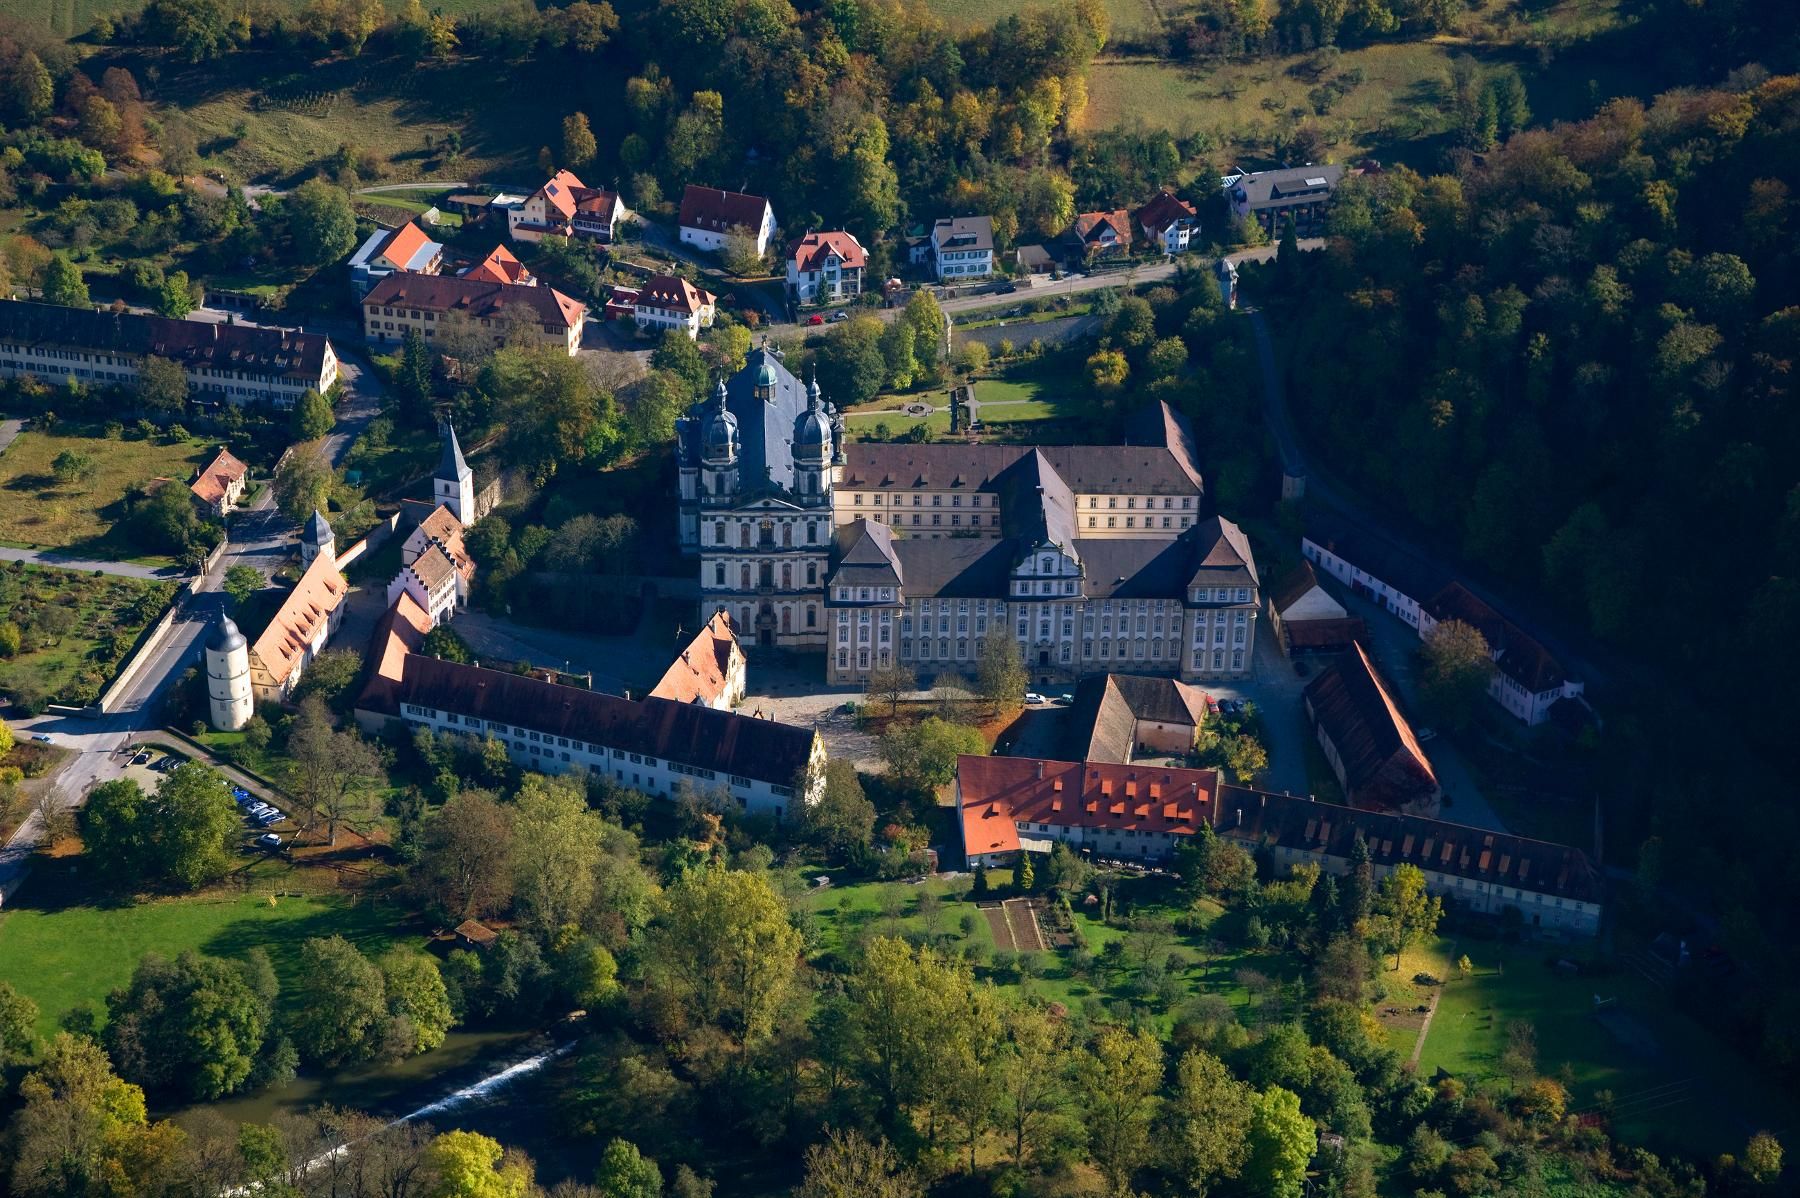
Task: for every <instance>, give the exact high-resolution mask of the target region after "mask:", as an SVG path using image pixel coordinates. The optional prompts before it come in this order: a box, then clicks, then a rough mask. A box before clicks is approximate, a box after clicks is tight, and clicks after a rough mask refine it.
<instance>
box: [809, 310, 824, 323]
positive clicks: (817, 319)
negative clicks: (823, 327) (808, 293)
mask: <svg viewBox="0 0 1800 1198" xmlns="http://www.w3.org/2000/svg"><path fill="white" fill-rule="evenodd" d="M806 323H807V324H809V325H820V324H824V323H825V318H824V317H823V316H820V315H819V314H818V313H817V312H814V313H813V314H812V315H811V316H808V317H807V318H806Z"/></svg>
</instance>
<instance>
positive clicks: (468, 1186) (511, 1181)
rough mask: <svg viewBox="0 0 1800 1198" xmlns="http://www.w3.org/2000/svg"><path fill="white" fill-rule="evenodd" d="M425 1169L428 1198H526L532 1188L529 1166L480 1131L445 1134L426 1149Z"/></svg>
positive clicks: (449, 1132) (448, 1132)
mask: <svg viewBox="0 0 1800 1198" xmlns="http://www.w3.org/2000/svg"><path fill="white" fill-rule="evenodd" d="M425 1167H426V1170H427V1171H428V1173H429V1174H430V1176H431V1178H432V1180H431V1182H430V1184H429V1186H428V1188H427V1189H426V1191H425V1192H426V1194H427V1195H428V1198H525V1195H526V1194H528V1193H530V1192H531V1188H532V1186H531V1166H530V1164H529V1163H528V1162H525V1161H522V1160H514V1159H511V1158H509V1157H508V1155H507V1152H506V1150H505V1149H504V1148H502V1147H500V1144H499V1142H498V1141H495V1140H492V1139H489V1138H488V1137H487V1136H484V1135H481V1134H480V1133H478V1132H472V1131H447V1132H444V1133H443V1134H442V1135H440V1136H438V1137H437V1138H436V1139H435V1140H433V1141H432V1142H431V1147H430V1148H428V1149H427V1150H426V1152H425Z"/></svg>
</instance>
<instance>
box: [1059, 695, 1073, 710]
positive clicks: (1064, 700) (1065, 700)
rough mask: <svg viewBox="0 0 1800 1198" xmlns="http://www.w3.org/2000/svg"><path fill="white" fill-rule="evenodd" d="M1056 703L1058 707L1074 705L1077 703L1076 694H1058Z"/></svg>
mask: <svg viewBox="0 0 1800 1198" xmlns="http://www.w3.org/2000/svg"><path fill="white" fill-rule="evenodd" d="M1056 705H1057V706H1058V707H1073V706H1074V705H1075V696H1074V695H1058V696H1056Z"/></svg>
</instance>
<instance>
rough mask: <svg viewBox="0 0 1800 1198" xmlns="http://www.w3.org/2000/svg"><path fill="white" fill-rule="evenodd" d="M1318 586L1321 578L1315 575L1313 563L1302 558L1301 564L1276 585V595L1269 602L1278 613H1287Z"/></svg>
mask: <svg viewBox="0 0 1800 1198" xmlns="http://www.w3.org/2000/svg"><path fill="white" fill-rule="evenodd" d="M1318 585H1319V576H1318V575H1317V574H1315V573H1313V568H1312V563H1311V562H1309V561H1307V560H1306V559H1305V558H1301V559H1300V564H1299V565H1297V566H1295V567H1294V568H1293V569H1292V570H1289V571H1288V572H1287V573H1286V574H1284V575H1282V577H1281V580H1280V581H1279V582H1277V583H1276V584H1275V594H1274V595H1273V596H1271V597H1270V600H1269V602H1270V603H1272V604H1274V606H1275V610H1276V611H1278V612H1283V611H1286V610H1287V609H1288V608H1290V607H1292V606H1293V605H1294V603H1295V601H1296V600H1298V599H1299V598H1300V597H1301V596H1303V595H1305V594H1306V593H1307V592H1308V591H1310V590H1312V589H1313V588H1314V587H1316V586H1318Z"/></svg>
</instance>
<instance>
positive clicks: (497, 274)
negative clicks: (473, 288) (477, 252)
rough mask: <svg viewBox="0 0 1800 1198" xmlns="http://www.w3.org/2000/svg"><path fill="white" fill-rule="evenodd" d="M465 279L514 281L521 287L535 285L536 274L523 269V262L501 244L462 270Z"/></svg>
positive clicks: (492, 281)
mask: <svg viewBox="0 0 1800 1198" xmlns="http://www.w3.org/2000/svg"><path fill="white" fill-rule="evenodd" d="M462 277H463V278H465V279H473V280H475V281H476V282H485V283H514V284H517V285H519V286H521V287H535V286H537V276H536V275H534V274H532V273H531V272H530V271H529V270H526V269H525V264H524V263H523V262H521V261H519V260H518V259H517V258H515V257H514V256H513V252H512V251H511V250H509V249H507V248H506V247H505V246H503V245H497V246H495V247H494V249H493V252H491V253H490V254H488V256H487V257H485V258H483V259H482V260H481V261H479V262H477V263H476V264H475V265H474V266H471V267H469V269H467V270H465V271H463V272H462Z"/></svg>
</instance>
